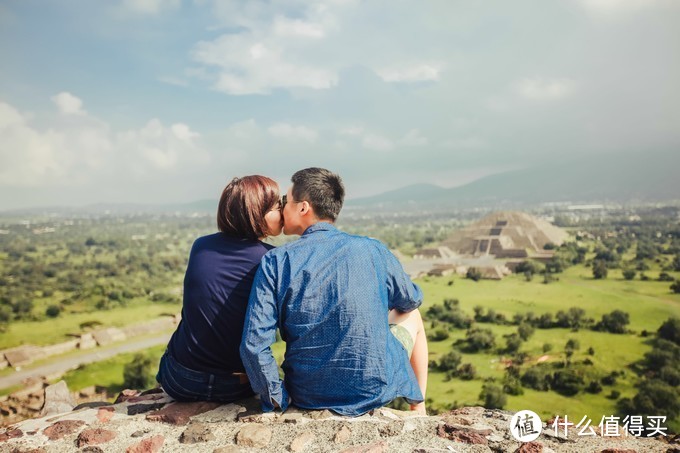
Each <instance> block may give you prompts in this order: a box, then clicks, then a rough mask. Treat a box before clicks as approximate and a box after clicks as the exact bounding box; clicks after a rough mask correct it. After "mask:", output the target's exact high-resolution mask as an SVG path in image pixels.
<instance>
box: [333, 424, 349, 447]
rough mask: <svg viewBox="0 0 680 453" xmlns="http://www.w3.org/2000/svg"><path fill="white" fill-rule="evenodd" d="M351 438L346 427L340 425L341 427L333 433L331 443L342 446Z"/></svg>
mask: <svg viewBox="0 0 680 453" xmlns="http://www.w3.org/2000/svg"><path fill="white" fill-rule="evenodd" d="M351 437H352V430H351V429H349V427H348V426H347V425H342V427H341V428H340V429H339V430H338V432H337V433H335V437H334V438H333V441H334V442H335V443H336V444H344V443H345V442H347V441H348V440H349V439H350V438H351Z"/></svg>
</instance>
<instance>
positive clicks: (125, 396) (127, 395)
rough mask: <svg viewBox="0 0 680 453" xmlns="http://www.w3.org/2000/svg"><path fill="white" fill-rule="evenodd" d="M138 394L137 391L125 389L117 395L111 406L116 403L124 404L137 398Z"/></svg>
mask: <svg viewBox="0 0 680 453" xmlns="http://www.w3.org/2000/svg"><path fill="white" fill-rule="evenodd" d="M139 395H140V393H139V391H138V390H132V389H125V390H123V391H122V392H120V393H119V394H118V396H117V397H116V400H115V401H114V402H113V404H118V403H124V402H125V401H127V400H129V399H131V398H134V397H135V396H139Z"/></svg>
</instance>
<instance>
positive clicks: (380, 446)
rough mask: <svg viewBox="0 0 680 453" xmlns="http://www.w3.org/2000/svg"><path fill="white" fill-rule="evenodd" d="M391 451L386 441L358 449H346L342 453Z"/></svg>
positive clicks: (382, 452) (380, 452) (360, 446)
mask: <svg viewBox="0 0 680 453" xmlns="http://www.w3.org/2000/svg"><path fill="white" fill-rule="evenodd" d="M388 450H389V444H388V443H387V441H386V440H381V441H380V442H375V443H372V444H369V445H357V446H356V447H350V448H346V449H344V450H342V451H341V453H385V452H387V451H388Z"/></svg>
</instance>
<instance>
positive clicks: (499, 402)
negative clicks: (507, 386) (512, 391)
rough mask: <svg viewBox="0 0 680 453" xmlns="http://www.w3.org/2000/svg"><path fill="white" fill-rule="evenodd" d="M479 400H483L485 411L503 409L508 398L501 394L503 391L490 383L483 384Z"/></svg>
mask: <svg viewBox="0 0 680 453" xmlns="http://www.w3.org/2000/svg"><path fill="white" fill-rule="evenodd" d="M479 399H481V400H483V401H484V403H483V406H484V407H486V408H487V409H503V407H504V406H505V403H506V402H507V401H508V398H507V397H506V396H505V394H504V393H503V389H502V388H501V387H499V386H497V385H493V384H490V383H487V384H484V386H483V387H482V393H480V394H479Z"/></svg>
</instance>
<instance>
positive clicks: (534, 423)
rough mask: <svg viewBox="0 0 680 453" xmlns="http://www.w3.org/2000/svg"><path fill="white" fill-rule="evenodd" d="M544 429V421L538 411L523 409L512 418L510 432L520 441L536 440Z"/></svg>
mask: <svg viewBox="0 0 680 453" xmlns="http://www.w3.org/2000/svg"><path fill="white" fill-rule="evenodd" d="M542 430H543V422H542V421H541V418H540V417H539V416H538V414H537V413H536V412H532V411H528V410H523V411H519V412H517V413H516V414H515V415H513V417H512V419H511V420H510V433H511V434H512V437H514V438H515V439H517V440H518V441H520V442H531V441H532V440H536V438H538V436H539V435H540V434H541V431H542Z"/></svg>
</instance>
